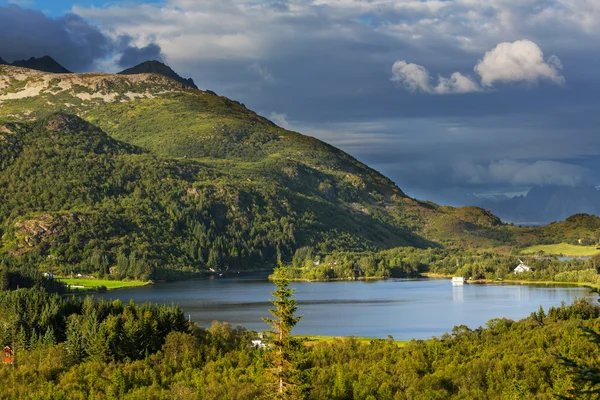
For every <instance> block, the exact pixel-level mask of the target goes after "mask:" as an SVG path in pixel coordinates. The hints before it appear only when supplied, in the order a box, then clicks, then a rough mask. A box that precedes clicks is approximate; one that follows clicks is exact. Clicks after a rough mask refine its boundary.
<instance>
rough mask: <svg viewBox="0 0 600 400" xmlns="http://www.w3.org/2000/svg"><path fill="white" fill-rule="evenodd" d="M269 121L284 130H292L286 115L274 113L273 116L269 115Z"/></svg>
mask: <svg viewBox="0 0 600 400" xmlns="http://www.w3.org/2000/svg"><path fill="white" fill-rule="evenodd" d="M269 119H270V120H271V121H273V122H274V123H275V124H277V125H279V126H280V127H282V128H284V129H290V128H291V126H290V123H289V122H288V120H287V115H285V114H278V113H276V112H272V113H271V114H269Z"/></svg>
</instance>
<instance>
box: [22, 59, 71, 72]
mask: <svg viewBox="0 0 600 400" xmlns="http://www.w3.org/2000/svg"><path fill="white" fill-rule="evenodd" d="M11 65H13V66H15V67H21V68H29V69H35V70H37V71H42V72H51V73H54V74H70V73H71V71H69V70H68V69H66V68H65V67H63V66H62V65H60V64H59V63H58V62H56V61H55V60H54V59H53V58H52V57H50V56H44V57H40V58H35V57H31V58H30V59H29V60H19V61H14V62H13V63H12V64H11Z"/></svg>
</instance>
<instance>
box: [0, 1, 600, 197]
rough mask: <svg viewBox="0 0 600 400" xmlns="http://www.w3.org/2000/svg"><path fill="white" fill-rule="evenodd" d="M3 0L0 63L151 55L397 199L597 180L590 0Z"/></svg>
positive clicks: (594, 12)
mask: <svg viewBox="0 0 600 400" xmlns="http://www.w3.org/2000/svg"><path fill="white" fill-rule="evenodd" d="M11 3H12V5H9V2H7V1H2V0H0V57H2V58H5V59H7V60H8V61H13V59H16V58H25V57H29V56H40V55H43V54H42V53H44V54H46V53H47V54H50V55H52V56H53V57H55V58H56V59H57V60H58V61H59V62H61V63H62V64H64V65H65V66H66V67H67V68H70V69H72V70H74V71H88V70H104V71H109V72H116V71H119V70H121V69H123V68H125V67H129V66H131V65H129V64H132V63H135V62H139V61H143V60H144V59H146V58H156V59H161V60H163V61H165V62H167V63H168V64H169V65H171V66H172V67H173V68H174V69H175V70H176V71H177V72H179V73H180V74H181V75H183V76H186V77H192V78H193V79H194V80H195V81H196V83H197V84H198V85H199V86H200V87H201V88H206V89H211V90H215V91H216V92H218V93H219V94H223V95H226V96H228V97H231V98H233V99H236V100H239V101H242V102H244V103H245V104H246V105H248V106H249V107H250V108H252V109H254V110H256V111H257V112H259V113H261V114H262V115H265V116H267V117H269V118H271V119H272V120H274V121H275V122H276V123H278V124H280V125H282V126H284V127H287V128H290V129H293V130H298V131H300V132H303V133H306V134H310V135H313V136H316V137H319V138H322V139H323V140H326V141H327V142H329V143H331V144H333V145H336V146H338V147H340V148H342V149H344V150H345V151H348V152H349V153H351V154H352V155H354V156H356V157H357V158H359V159H360V160H362V161H364V162H366V163H367V164H369V165H370V166H372V167H374V168H375V169H377V170H379V171H381V172H383V173H384V174H386V175H388V176H389V177H390V178H392V179H393V180H394V181H396V182H397V183H398V185H399V186H400V187H401V188H402V189H404V190H405V191H406V192H407V193H409V194H411V195H413V196H416V197H420V198H427V199H431V200H435V201H438V202H442V203H451V204H461V203H462V204H464V203H465V202H468V201H469V198H470V197H469V196H468V194H469V193H487V192H490V193H495V192H510V193H513V192H521V191H525V190H527V189H528V188H530V187H532V186H534V185H562V186H574V185H598V184H600V169H599V167H600V135H598V126H600V121H599V119H600V112H599V111H600V101H599V100H598V95H597V93H598V92H599V91H600V74H598V72H597V71H598V67H597V65H598V62H599V61H600V52H598V44H597V43H599V42H600V3H599V2H598V1H597V0H569V1H564V0H489V1H486V2H473V1H470V0H453V1H439V0H423V1H416V0H370V1H362V0H254V1H248V0H218V1H217V0H163V1H155V2H150V1H144V2H138V1H128V2H110V1H109V2H107V1H93V0H86V1H78V2H70V1H65V0H58V1H39V0H38V1H27V0H25V1H13V2H11Z"/></svg>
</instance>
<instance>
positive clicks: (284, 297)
mask: <svg viewBox="0 0 600 400" xmlns="http://www.w3.org/2000/svg"><path fill="white" fill-rule="evenodd" d="M273 282H274V283H275V285H276V287H277V288H276V290H275V291H274V292H271V295H272V296H273V297H274V299H273V300H271V303H273V305H274V306H275V308H274V309H270V310H269V312H270V313H271V315H272V316H273V318H263V320H264V321H265V322H266V323H267V324H269V325H271V330H269V331H266V332H265V334H266V335H265V341H266V343H267V353H266V354H267V357H268V358H267V360H268V363H269V365H270V367H271V369H270V375H271V377H272V379H273V388H274V390H271V391H270V394H271V397H273V398H276V399H298V398H302V392H303V389H305V387H304V386H303V385H302V378H301V371H300V370H299V368H298V362H299V359H300V355H301V353H302V343H301V342H300V341H299V340H298V339H296V338H294V337H292V335H291V332H292V329H293V328H294V326H295V325H296V324H297V323H298V321H300V319H301V318H302V316H298V317H296V316H294V314H295V312H296V311H297V309H298V306H297V305H296V299H295V298H294V289H290V288H289V287H288V286H289V283H290V280H289V278H288V277H287V276H286V269H285V267H284V266H283V264H282V263H281V261H279V267H278V268H275V271H274V273H273Z"/></svg>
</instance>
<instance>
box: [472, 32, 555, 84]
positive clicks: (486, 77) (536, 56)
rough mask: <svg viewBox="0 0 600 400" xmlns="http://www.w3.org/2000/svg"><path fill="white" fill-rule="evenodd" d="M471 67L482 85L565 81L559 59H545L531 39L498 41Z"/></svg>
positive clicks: (553, 57) (552, 57) (551, 57)
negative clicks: (508, 41)
mask: <svg viewBox="0 0 600 400" xmlns="http://www.w3.org/2000/svg"><path fill="white" fill-rule="evenodd" d="M474 69H475V72H477V73H478V74H479V76H481V83H482V85H485V86H491V85H493V84H494V83H496V82H502V83H508V82H531V83H535V82H537V81H540V80H548V81H550V82H553V83H556V84H559V85H560V84H563V83H564V81H565V79H564V77H562V76H561V75H560V73H559V70H561V69H562V63H561V61H560V59H559V58H558V57H556V56H550V57H549V58H548V59H544V53H543V52H542V50H541V49H540V47H539V46H538V45H537V44H535V43H534V42H532V41H530V40H517V41H516V42H513V43H506V42H505V43H500V44H499V45H497V46H496V47H495V48H493V49H492V50H490V51H488V52H486V53H485V55H484V56H483V59H482V60H479V62H478V63H477V65H476V66H475V68H474Z"/></svg>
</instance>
